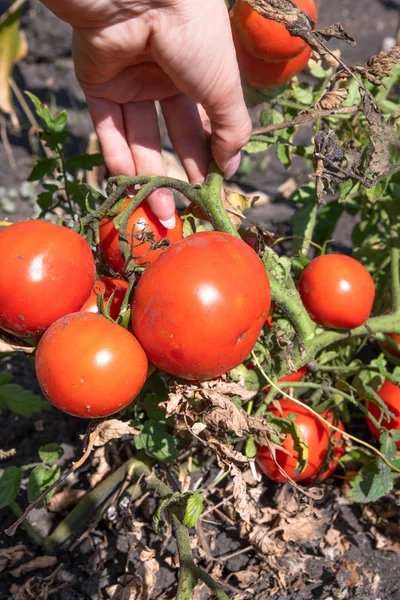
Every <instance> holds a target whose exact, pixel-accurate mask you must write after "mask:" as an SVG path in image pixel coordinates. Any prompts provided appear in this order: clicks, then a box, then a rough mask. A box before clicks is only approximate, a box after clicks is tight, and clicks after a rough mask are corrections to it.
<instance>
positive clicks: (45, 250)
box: [0, 220, 95, 336]
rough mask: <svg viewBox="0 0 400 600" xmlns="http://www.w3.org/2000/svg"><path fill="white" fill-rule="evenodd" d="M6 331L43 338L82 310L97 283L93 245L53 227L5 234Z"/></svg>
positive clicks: (2, 287)
mask: <svg viewBox="0 0 400 600" xmlns="http://www.w3.org/2000/svg"><path fill="white" fill-rule="evenodd" d="M0 273H1V275H0V327H2V328H3V329H6V330H7V331H11V332H12V333H14V334H16V335H21V336H37V335H40V334H41V333H43V331H45V330H46V329H47V327H49V325H51V323H53V322H54V321H56V320H57V319H59V318H60V317H62V316H63V315H66V314H67V313H70V312H73V311H76V310H79V309H80V308H81V306H82V305H83V303H84V302H85V301H86V300H87V298H88V297H89V294H90V292H91V290H92V288H93V285H94V280H95V263H94V259H93V256H92V252H91V250H90V247H89V245H88V244H87V242H86V241H85V240H84V239H83V238H82V237H81V236H80V235H78V234H77V233H75V232H74V231H72V230H71V229H67V228H66V227H61V226H59V225H53V224H52V223H48V222H47V221H41V220H37V221H35V220H30V221H24V222H21V223H15V224H14V225H11V226H10V227H7V228H5V229H3V230H2V231H1V232H0Z"/></svg>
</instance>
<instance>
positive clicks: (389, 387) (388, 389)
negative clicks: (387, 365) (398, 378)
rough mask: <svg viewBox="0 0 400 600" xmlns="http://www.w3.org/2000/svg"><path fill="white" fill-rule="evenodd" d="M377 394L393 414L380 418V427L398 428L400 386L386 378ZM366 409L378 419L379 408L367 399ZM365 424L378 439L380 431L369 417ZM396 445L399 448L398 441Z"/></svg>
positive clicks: (379, 415) (399, 424)
mask: <svg viewBox="0 0 400 600" xmlns="http://www.w3.org/2000/svg"><path fill="white" fill-rule="evenodd" d="M378 396H380V398H382V400H383V402H384V403H385V404H386V406H387V407H388V409H389V410H390V412H391V413H393V415H394V418H391V419H390V420H388V419H386V418H383V419H382V421H381V425H382V428H383V429H387V430H388V431H389V430H390V429H396V430H400V386H398V385H395V384H394V383H392V382H391V381H389V380H388V379H386V380H385V381H384V383H383V385H382V387H381V389H380V390H379V392H378ZM367 409H368V410H369V412H370V413H371V414H372V416H373V417H375V419H376V420H377V421H380V418H381V409H380V408H379V406H377V405H376V404H374V403H373V402H371V401H369V402H368V403H367ZM367 425H368V427H369V429H370V431H371V433H372V434H373V435H374V436H375V437H377V438H378V439H379V437H380V435H381V434H380V431H379V430H378V429H377V428H376V427H375V425H374V424H373V423H372V421H370V419H367ZM396 446H397V447H398V448H400V441H398V442H396Z"/></svg>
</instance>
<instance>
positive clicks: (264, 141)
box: [243, 135, 276, 154]
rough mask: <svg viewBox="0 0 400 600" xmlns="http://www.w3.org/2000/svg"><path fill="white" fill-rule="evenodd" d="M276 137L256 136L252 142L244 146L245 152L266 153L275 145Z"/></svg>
mask: <svg viewBox="0 0 400 600" xmlns="http://www.w3.org/2000/svg"><path fill="white" fill-rule="evenodd" d="M275 139H276V137H275V136H274V135H270V136H269V135H254V136H252V137H251V138H250V141H249V142H248V143H247V144H246V145H245V146H244V148H243V150H244V151H245V152H248V153H249V154H257V153H258V152H266V151H267V150H269V148H271V146H272V145H273V144H274V143H275Z"/></svg>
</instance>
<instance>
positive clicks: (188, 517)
mask: <svg viewBox="0 0 400 600" xmlns="http://www.w3.org/2000/svg"><path fill="white" fill-rule="evenodd" d="M203 503H204V500H203V494H202V493H201V492H195V493H194V494H191V495H190V496H189V498H188V499H187V502H186V508H185V514H184V517H183V524H184V525H185V526H186V527H189V528H190V527H194V526H195V525H196V523H197V521H198V520H199V518H200V515H201V513H202V512H203Z"/></svg>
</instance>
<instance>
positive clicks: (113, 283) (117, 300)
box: [81, 276, 129, 320]
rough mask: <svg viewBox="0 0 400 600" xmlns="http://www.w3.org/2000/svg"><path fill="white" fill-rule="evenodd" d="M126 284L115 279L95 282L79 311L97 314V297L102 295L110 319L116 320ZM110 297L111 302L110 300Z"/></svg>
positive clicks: (122, 280)
mask: <svg viewBox="0 0 400 600" xmlns="http://www.w3.org/2000/svg"><path fill="white" fill-rule="evenodd" d="M128 285H129V284H128V282H127V281H125V280H124V279H117V278H116V277H105V276H103V277H101V278H100V279H99V280H98V281H96V283H95V286H94V288H93V290H92V292H91V294H90V296H89V298H88V299H87V300H86V302H85V304H84V305H83V306H82V308H81V311H83V312H91V313H98V312H99V308H98V297H99V296H100V294H103V297H104V302H105V304H106V306H107V308H108V309H109V310H110V317H111V318H112V319H114V320H115V319H116V318H117V317H118V315H119V312H120V310H121V306H122V303H123V301H124V298H125V294H126V292H127V290H128ZM111 296H112V300H111V301H110V298H111Z"/></svg>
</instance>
